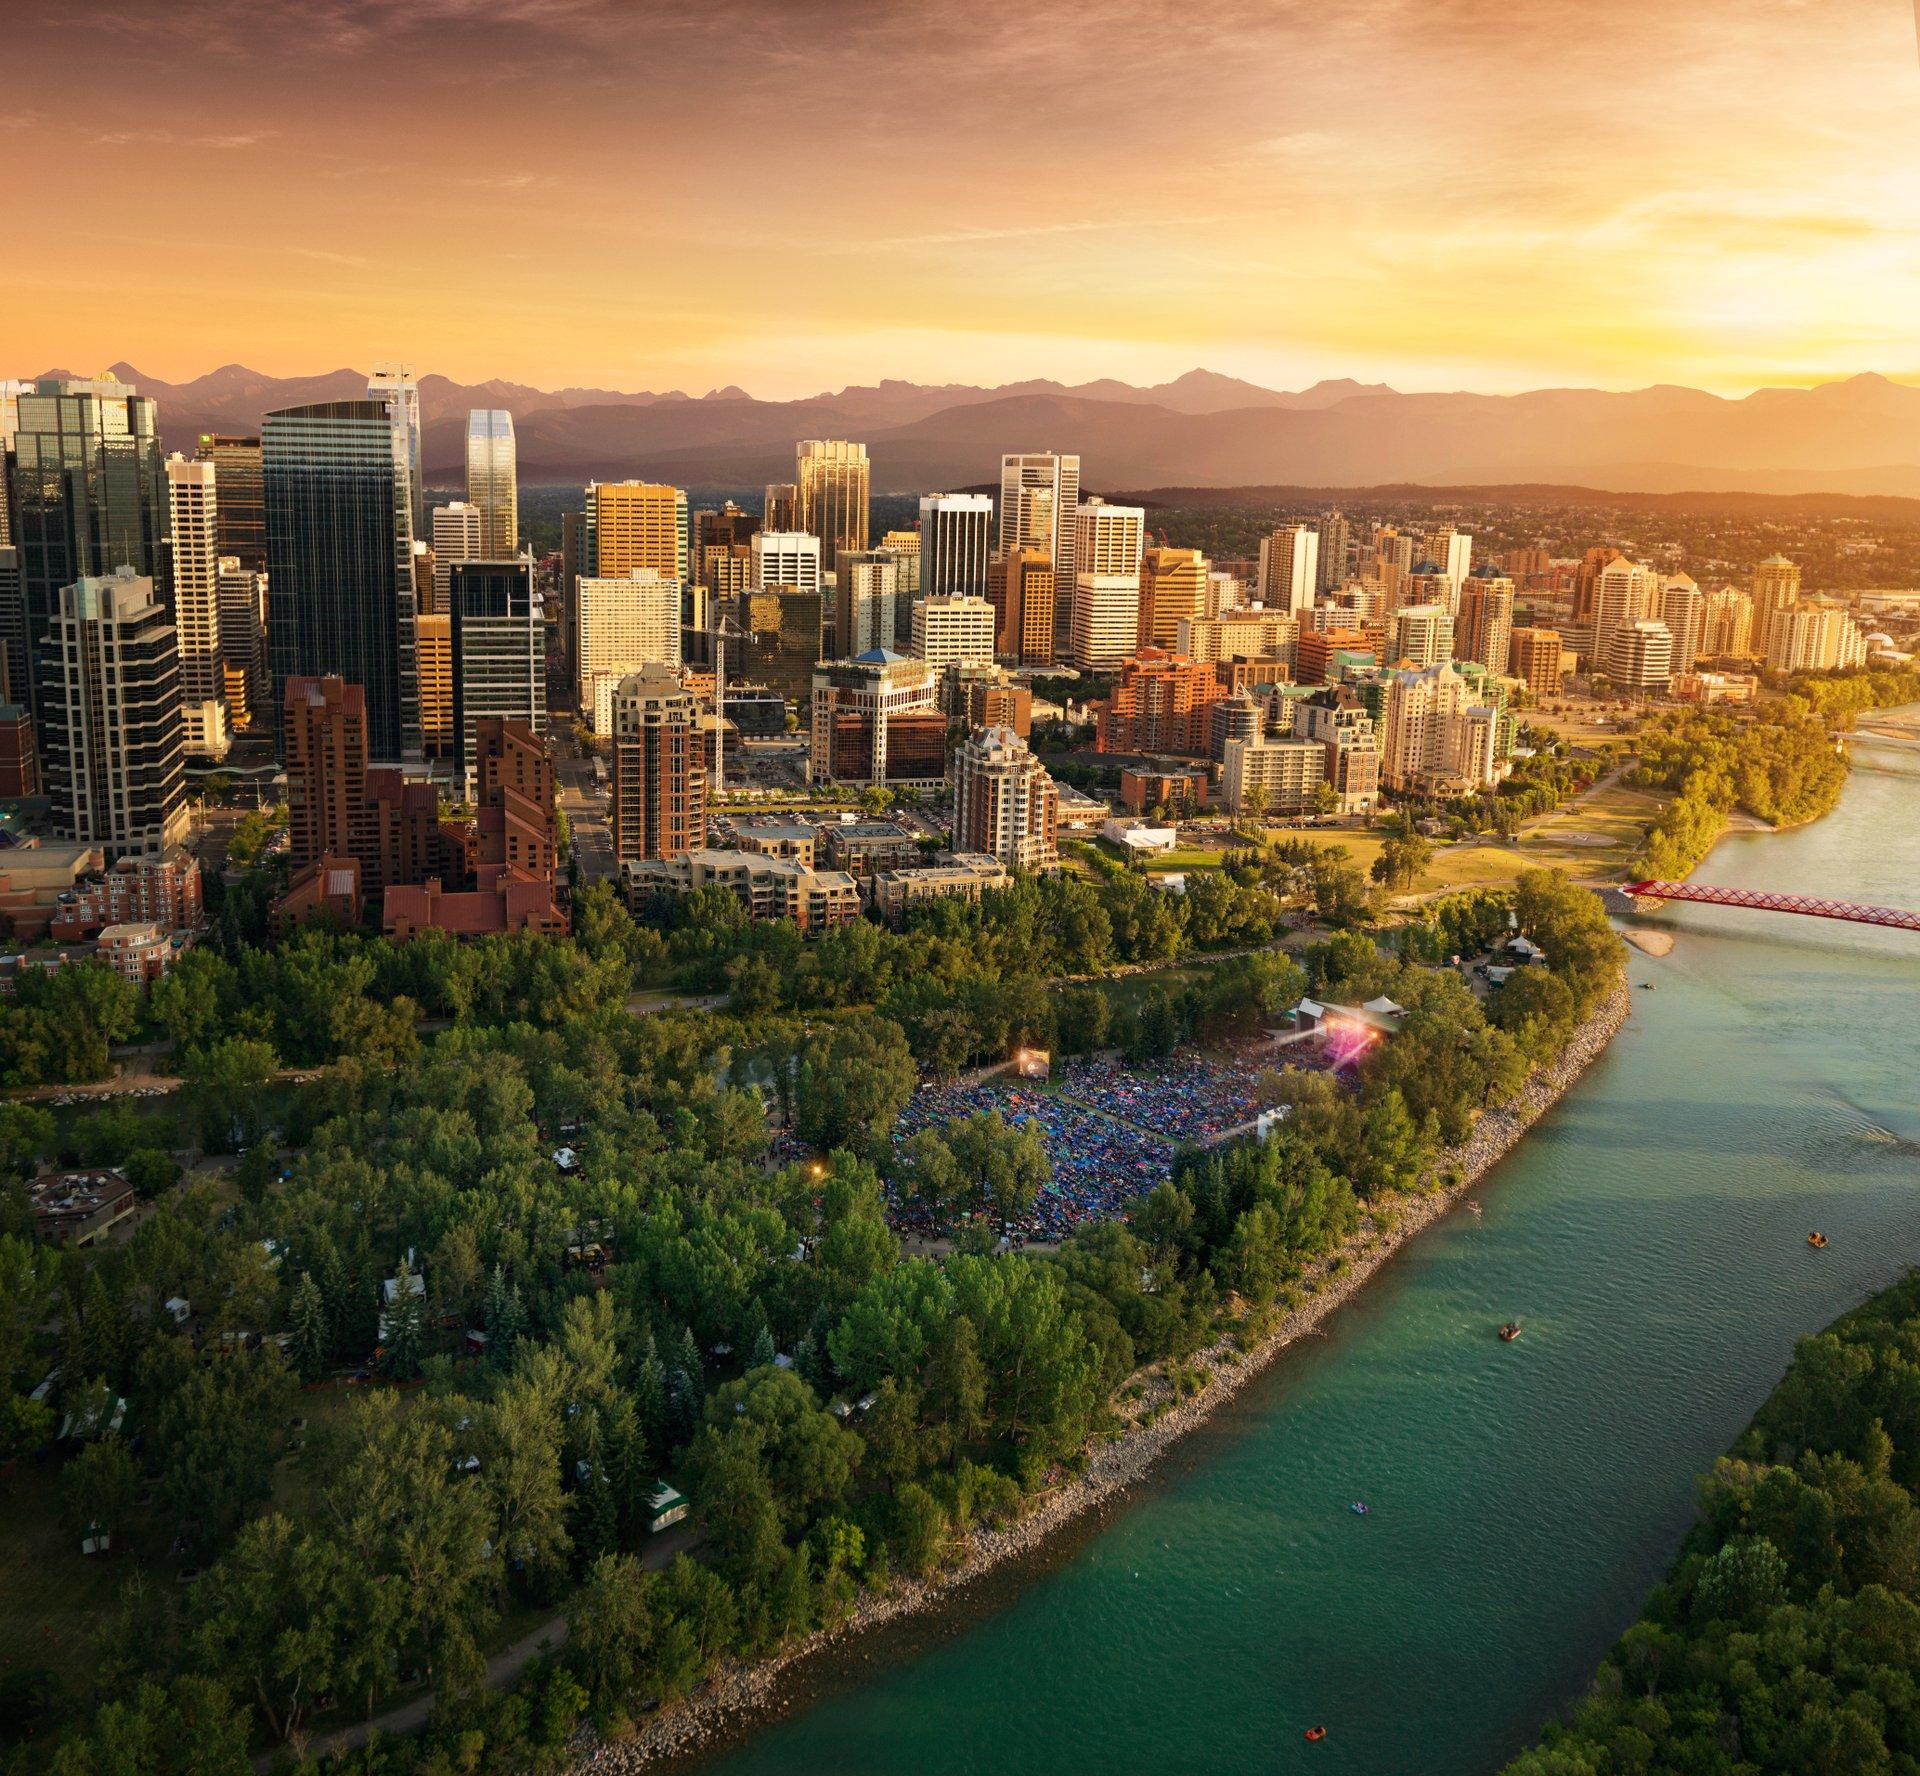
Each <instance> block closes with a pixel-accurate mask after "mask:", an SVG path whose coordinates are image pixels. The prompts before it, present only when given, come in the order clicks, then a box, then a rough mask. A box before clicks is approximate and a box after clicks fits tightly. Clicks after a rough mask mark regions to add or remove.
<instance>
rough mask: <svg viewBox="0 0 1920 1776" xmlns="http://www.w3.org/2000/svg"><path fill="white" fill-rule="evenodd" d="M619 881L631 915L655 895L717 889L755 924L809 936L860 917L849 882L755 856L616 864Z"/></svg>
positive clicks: (720, 854) (696, 854) (702, 854)
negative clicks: (778, 923) (781, 925)
mask: <svg viewBox="0 0 1920 1776" xmlns="http://www.w3.org/2000/svg"><path fill="white" fill-rule="evenodd" d="M620 879H621V884H622V886H623V887H624V888H625V890H626V895H627V902H628V904H629V905H630V906H632V907H633V908H634V909H635V910H638V909H639V908H640V907H641V906H642V905H644V903H645V902H646V901H647V900H648V899H649V898H650V897H652V896H654V895H657V894H668V895H674V896H679V895H684V894H692V893H695V892H696V891H698V890H700V889H702V888H721V889H725V890H726V891H727V892H728V893H729V894H734V895H737V896H738V897H739V900H740V903H741V905H742V906H744V907H745V908H746V909H747V917H748V918H749V919H752V920H754V921H755V922H756V923H757V922H759V921H762V920H766V919H791V920H792V921H793V922H794V924H796V925H797V926H799V927H800V929H801V931H803V932H805V933H807V934H809V935H811V934H812V933H814V932H818V931H825V930H829V929H831V928H832V927H833V926H835V925H844V924H847V923H848V922H849V921H850V920H853V919H857V918H859V916H860V887H859V884H858V883H857V882H855V881H854V879H853V877H851V876H849V875H847V874H845V873H843V872H842V871H839V870H816V869H812V868H810V867H808V866H807V865H806V864H804V863H797V862H795V861H794V860H793V859H791V858H786V857H767V856H763V855H762V854H761V853H760V852H758V851H721V850H713V849H709V848H707V847H705V846H700V847H696V848H695V849H693V850H691V851H684V852H679V853H676V854H675V855H673V856H671V857H660V858H647V859H639V858H635V859H632V860H630V861H628V862H625V863H623V864H622V866H621V871H620Z"/></svg>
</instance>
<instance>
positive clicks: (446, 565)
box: [433, 500, 506, 611]
mask: <svg viewBox="0 0 1920 1776" xmlns="http://www.w3.org/2000/svg"><path fill="white" fill-rule="evenodd" d="M486 534H487V525H486V515H485V514H484V513H483V512H482V511H481V510H480V508H479V507H478V506H476V505H474V504H472V503H471V502H470V501H468V500H449V501H448V502H447V503H446V504H445V505H444V506H435V507H434V508H433V608H434V609H435V610H437V611H447V610H450V609H452V606H451V605H450V604H449V603H448V601H447V593H448V589H449V588H450V587H451V586H452V584H453V570H454V567H455V565H456V563H458V562H462V561H496V560H503V559H506V558H505V557H502V556H496V555H494V554H492V553H491V551H489V550H488V548H487V547H486Z"/></svg>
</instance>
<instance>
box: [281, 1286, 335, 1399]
mask: <svg viewBox="0 0 1920 1776" xmlns="http://www.w3.org/2000/svg"><path fill="white" fill-rule="evenodd" d="M287 1326H288V1331H289V1333H290V1334H291V1338H290V1342H289V1346H288V1354H289V1355H290V1356H291V1357H292V1358H293V1366H294V1368H295V1369H296V1370H298V1371H299V1374H300V1379H301V1380H302V1381H318V1380H319V1379H320V1377H321V1376H322V1375H324V1374H325V1373H326V1370H327V1358H328V1356H329V1354H330V1351H331V1347H332V1344H333V1335H332V1330H331V1328H330V1327H329V1326H328V1324H327V1304H326V1302H325V1300H324V1299H323V1298H322V1297H321V1294H320V1285H319V1284H318V1283H316V1282H315V1281H314V1280H313V1273H312V1272H311V1271H303V1272H302V1273H301V1276H300V1280H299V1281H298V1282H297V1283H295V1284H294V1285H293V1299H292V1301H291V1302H289V1303H288V1308H287Z"/></svg>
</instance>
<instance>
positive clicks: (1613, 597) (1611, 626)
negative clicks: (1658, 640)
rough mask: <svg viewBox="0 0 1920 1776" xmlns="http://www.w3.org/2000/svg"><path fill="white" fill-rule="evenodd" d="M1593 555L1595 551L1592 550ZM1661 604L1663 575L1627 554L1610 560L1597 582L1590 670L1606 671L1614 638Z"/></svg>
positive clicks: (1601, 571)
mask: <svg viewBox="0 0 1920 1776" xmlns="http://www.w3.org/2000/svg"><path fill="white" fill-rule="evenodd" d="M1589 555H1591V551H1589ZM1659 607H1660V576H1659V575H1658V574H1657V573H1655V572H1654V571H1653V569H1652V568H1650V567H1642V566H1640V565H1639V564H1638V563H1637V562H1633V561H1629V560H1628V559H1627V558H1626V557H1625V556H1621V557H1620V558H1619V559H1618V560H1614V561H1609V562H1607V563H1606V564H1605V565H1604V566H1603V567H1602V568H1601V569H1600V571H1599V574H1598V577H1597V578H1596V579H1595V581H1594V585H1593V640H1592V643H1591V645H1590V646H1589V648H1588V652H1587V661H1588V666H1587V669H1588V670H1589V671H1590V672H1605V671H1607V670H1608V662H1609V661H1610V660H1611V659H1612V658H1613V638H1614V636H1615V635H1616V634H1617V633H1618V632H1619V631H1620V630H1622V629H1624V628H1626V627H1627V626H1628V625H1629V624H1632V623H1638V622H1640V621H1641V620H1642V619H1643V618H1645V617H1646V616H1647V615H1648V613H1649V612H1651V611H1655V610H1658V609H1659Z"/></svg>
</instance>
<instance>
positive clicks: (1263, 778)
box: [1220, 734, 1327, 814]
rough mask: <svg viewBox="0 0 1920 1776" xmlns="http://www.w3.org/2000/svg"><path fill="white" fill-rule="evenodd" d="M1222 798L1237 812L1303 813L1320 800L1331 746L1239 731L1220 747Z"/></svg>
mask: <svg viewBox="0 0 1920 1776" xmlns="http://www.w3.org/2000/svg"><path fill="white" fill-rule="evenodd" d="M1220 751H1221V761H1220V798H1221V800H1222V801H1224V802H1225V803H1226V805H1227V808H1228V811H1229V812H1231V813H1234V814H1243V813H1252V812H1253V811H1255V810H1256V809H1257V810H1258V811H1259V812H1260V813H1262V814H1304V813H1307V812H1308V811H1309V810H1311V809H1313V808H1315V807H1317V806H1318V804H1319V798H1320V791H1321V790H1322V789H1323V788H1324V787H1325V785H1326V781H1327V749H1326V747H1324V746H1323V745H1321V743H1320V742H1319V741H1317V740H1299V739H1294V738H1292V737H1290V736H1275V735H1270V734H1254V735H1247V736H1241V735H1236V736H1234V737H1233V738H1232V739H1229V740H1228V741H1226V742H1225V744H1224V745H1223V746H1222V747H1221V749H1220Z"/></svg>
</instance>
